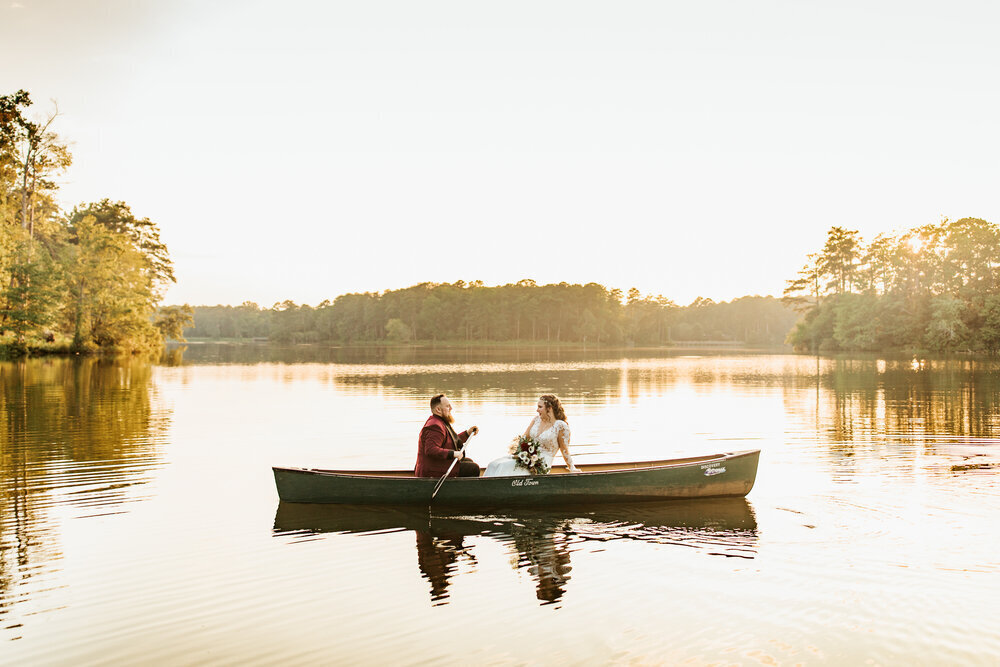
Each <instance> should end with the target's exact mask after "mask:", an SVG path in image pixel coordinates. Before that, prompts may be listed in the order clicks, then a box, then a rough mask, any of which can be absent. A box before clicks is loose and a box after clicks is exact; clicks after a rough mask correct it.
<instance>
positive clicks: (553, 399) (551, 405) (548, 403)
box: [538, 394, 569, 424]
mask: <svg viewBox="0 0 1000 667" xmlns="http://www.w3.org/2000/svg"><path fill="white" fill-rule="evenodd" d="M538 398H539V400H541V401H542V403H544V404H545V407H547V408H548V409H550V410H552V416H553V417H555V418H556V419H561V420H563V421H564V422H566V423H567V424H568V423H569V420H568V419H566V411H565V410H563V406H562V403H560V402H559V398H558V397H557V396H556V395H555V394H542V395H541V396H539V397H538Z"/></svg>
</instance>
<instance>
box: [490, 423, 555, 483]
mask: <svg viewBox="0 0 1000 667" xmlns="http://www.w3.org/2000/svg"><path fill="white" fill-rule="evenodd" d="M541 428H542V420H541V419H540V418H538V417H535V418H534V420H532V422H531V426H529V427H528V435H529V436H531V437H532V438H534V439H535V440H537V441H538V444H540V445H541V446H542V458H544V459H545V462H546V463H548V464H549V466H551V465H552V459H553V458H554V457H555V455H556V452H558V451H559V434H560V433H561V434H562V436H563V443H565V444H566V447H567V448H568V447H569V424H567V423H566V422H564V421H563V420H561V419H557V420H555V422H553V424H552V425H551V426H549V427H548V428H547V429H545V430H544V431H541ZM539 431H541V432H539ZM530 474H531V473H529V472H528V470H527V469H526V468H522V467H521V466H519V465H517V464H515V463H514V457H513V456H511V455H509V454H508V455H507V456H501V457H500V458H498V459H493V460H492V461H490V464H489V465H488V466H486V472H485V473H483V477H507V476H511V475H530Z"/></svg>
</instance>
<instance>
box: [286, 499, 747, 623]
mask: <svg viewBox="0 0 1000 667" xmlns="http://www.w3.org/2000/svg"><path fill="white" fill-rule="evenodd" d="M394 530H395V531H398V530H409V531H413V533H414V534H415V537H416V544H417V565H418V568H419V570H420V574H421V576H422V577H423V578H424V579H426V580H427V581H428V582H429V583H430V596H431V603H432V604H434V605H439V604H447V602H448V589H449V587H450V586H451V584H452V582H453V580H454V578H455V577H456V576H457V575H458V573H459V572H460V568H459V564H460V563H461V562H462V561H467V562H468V563H470V564H472V565H473V566H474V567H472V568H471V569H468V570H467V571H468V572H475V570H476V567H475V566H477V565H478V561H477V560H476V557H475V555H474V553H473V552H472V548H473V545H474V543H475V541H474V540H470V539H467V538H471V537H486V538H489V539H493V540H496V541H497V542H500V543H502V544H504V545H506V546H507V547H508V548H509V549H510V550H511V566H512V567H513V568H514V569H515V570H518V571H523V572H527V574H528V576H530V577H531V579H532V580H533V581H534V583H535V595H536V597H537V598H538V600H539V601H540V602H541V604H543V605H544V604H552V603H557V602H559V601H560V600H561V599H562V597H563V595H565V593H566V590H567V587H568V584H569V581H570V579H571V577H570V571H571V570H572V565H571V563H570V554H571V553H573V552H574V551H578V550H580V549H584V548H586V546H587V544H588V543H591V542H595V541H596V542H601V543H603V542H609V541H615V540H633V541H640V542H651V543H656V544H664V545H676V546H685V547H694V548H696V549H698V550H700V551H702V552H703V553H705V554H707V555H713V556H727V557H738V558H754V557H755V556H756V552H757V521H756V519H755V517H754V513H753V510H752V508H751V507H750V504H749V503H748V502H747V501H746V500H745V499H743V498H738V499H734V498H724V499H722V498H720V499H708V500H699V501H670V502H657V503H622V504H603V505H599V506H593V507H589V506H588V507H575V508H569V509H566V510H546V511H537V510H527V509H519V510H509V511H508V510H505V511H489V510H487V511H480V510H476V511H475V512H474V513H468V512H465V513H459V512H455V511H449V510H438V509H434V510H428V509H427V508H396V507H379V506H359V505H310V504H298V503H286V502H279V504H278V509H277V513H276V515H275V519H274V535H293V536H294V535H302V534H306V535H317V534H322V533H333V534H357V535H359V536H361V535H364V534H371V533H377V534H383V533H384V532H385V531H394Z"/></svg>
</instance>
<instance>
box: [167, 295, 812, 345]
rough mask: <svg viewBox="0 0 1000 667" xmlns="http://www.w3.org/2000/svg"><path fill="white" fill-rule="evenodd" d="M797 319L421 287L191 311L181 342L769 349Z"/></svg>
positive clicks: (734, 309)
mask: <svg viewBox="0 0 1000 667" xmlns="http://www.w3.org/2000/svg"><path fill="white" fill-rule="evenodd" d="M796 318H797V314H796V312H795V311H794V310H792V309H791V308H789V307H788V306H787V305H785V304H783V303H782V302H781V301H780V300H778V299H775V298H774V297H760V296H748V297H743V298H740V299H735V300H733V301H731V302H727V303H715V302H714V301H712V300H710V299H702V298H699V299H697V300H696V301H695V302H694V303H692V304H691V305H689V306H687V307H680V306H677V305H676V304H675V303H674V302H672V301H670V300H669V299H667V298H665V297H663V296H661V295H658V296H650V295H643V294H641V293H640V292H639V290H638V289H636V288H632V289H630V290H629V291H628V292H627V293H623V292H622V291H621V290H619V289H608V288H607V287H605V286H603V285H599V284H597V283H588V284H586V285H578V284H573V285H571V284H568V283H559V284H550V285H538V284H536V283H535V282H534V281H532V280H522V281H519V282H517V283H511V284H507V285H501V286H496V287H491V286H487V285H484V284H483V283H482V282H480V281H473V282H464V281H458V282H455V283H443V284H439V283H421V284H419V285H413V286H411V287H406V288H403V289H397V290H388V291H385V292H382V293H373V292H368V293H355V294H344V295H341V296H338V297H337V298H336V299H334V300H333V301H332V302H331V301H323V302H322V303H320V304H319V305H318V306H315V307H313V306H309V305H299V304H296V303H294V302H292V301H283V302H280V303H276V304H274V305H273V306H272V307H271V308H263V307H261V306H259V305H257V304H256V303H252V302H246V303H243V304H242V305H239V306H196V307H195V308H194V318H193V319H194V324H193V326H192V327H190V328H187V329H185V335H186V336H188V337H189V338H230V339H251V338H259V339H268V340H271V341H273V342H278V343H315V342H327V343H341V344H351V343H406V342H416V341H424V342H462V343H503V342H521V343H526V342H545V343H555V344H558V343H585V344H595V345H605V344H607V345H620V344H637V345H668V344H671V343H676V342H678V341H681V342H683V341H691V342H706V341H716V342H733V343H748V344H758V345H774V344H781V343H783V342H784V339H785V336H786V335H787V333H788V331H789V329H790V328H791V327H792V325H793V324H794V322H795V320H796Z"/></svg>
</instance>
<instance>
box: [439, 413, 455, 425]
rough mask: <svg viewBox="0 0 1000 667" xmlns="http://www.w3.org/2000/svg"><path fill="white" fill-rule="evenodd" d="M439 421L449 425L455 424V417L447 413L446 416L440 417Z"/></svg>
mask: <svg viewBox="0 0 1000 667" xmlns="http://www.w3.org/2000/svg"><path fill="white" fill-rule="evenodd" d="M441 419H443V420H445V421H446V422H448V423H449V424H454V423H455V416H454V415H453V414H451V413H448V414H446V415H443V416H442V417H441Z"/></svg>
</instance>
